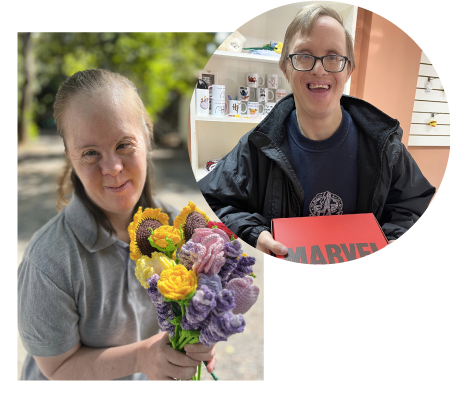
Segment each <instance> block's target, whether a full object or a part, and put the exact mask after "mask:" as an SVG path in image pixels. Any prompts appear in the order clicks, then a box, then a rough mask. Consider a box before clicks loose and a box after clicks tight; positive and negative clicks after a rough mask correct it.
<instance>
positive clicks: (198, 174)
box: [195, 166, 208, 181]
mask: <svg viewBox="0 0 450 398" xmlns="http://www.w3.org/2000/svg"><path fill="white" fill-rule="evenodd" d="M207 174H208V172H207V171H206V170H205V169H204V168H203V166H202V168H199V169H198V170H197V172H196V173H195V180H196V181H200V180H201V179H202V178H203V177H205V176H206V175H207Z"/></svg>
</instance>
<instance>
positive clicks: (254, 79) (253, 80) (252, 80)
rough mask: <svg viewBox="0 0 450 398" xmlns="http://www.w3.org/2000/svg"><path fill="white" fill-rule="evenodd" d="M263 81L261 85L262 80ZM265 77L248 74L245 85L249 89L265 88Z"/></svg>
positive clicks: (252, 73)
mask: <svg viewBox="0 0 450 398" xmlns="http://www.w3.org/2000/svg"><path fill="white" fill-rule="evenodd" d="M259 79H261V83H260V80H259ZM264 82H265V80H264V76H261V75H258V74H257V73H256V72H247V74H246V75H245V84H247V85H248V86H249V87H253V88H256V87H259V86H264Z"/></svg>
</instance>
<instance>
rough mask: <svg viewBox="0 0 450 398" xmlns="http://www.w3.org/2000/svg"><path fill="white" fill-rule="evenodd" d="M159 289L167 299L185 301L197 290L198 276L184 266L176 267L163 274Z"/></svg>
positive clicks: (159, 281)
mask: <svg viewBox="0 0 450 398" xmlns="http://www.w3.org/2000/svg"><path fill="white" fill-rule="evenodd" d="M158 289H159V291H160V293H161V294H162V295H163V296H164V297H165V298H167V299H170V300H184V299H185V298H186V297H187V296H189V295H190V294H191V293H194V292H195V290H196V289H197V275H195V272H194V271H188V270H187V269H186V268H185V267H184V266H183V265H175V266H174V267H173V268H169V269H166V270H164V271H163V272H161V276H160V278H159V280H158Z"/></svg>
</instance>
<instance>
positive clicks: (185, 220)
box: [173, 202, 209, 246]
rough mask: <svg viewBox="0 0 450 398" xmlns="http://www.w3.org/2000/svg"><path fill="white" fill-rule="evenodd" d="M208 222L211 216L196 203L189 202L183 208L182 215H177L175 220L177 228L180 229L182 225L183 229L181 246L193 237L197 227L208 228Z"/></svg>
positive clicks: (174, 224) (174, 223)
mask: <svg viewBox="0 0 450 398" xmlns="http://www.w3.org/2000/svg"><path fill="white" fill-rule="evenodd" d="M208 222H209V218H208V216H207V215H206V213H205V212H203V211H201V210H200V209H199V208H198V207H197V206H196V205H195V203H193V202H189V204H188V205H187V206H186V207H184V208H183V210H181V213H180V215H179V216H177V217H175V221H174V222H173V226H174V227H175V228H177V229H179V228H180V227H181V229H182V230H183V240H182V242H181V244H180V246H181V245H183V244H184V243H186V242H187V241H188V240H189V239H191V237H192V235H193V234H194V231H195V230H196V229H197V228H206V226H207V224H208Z"/></svg>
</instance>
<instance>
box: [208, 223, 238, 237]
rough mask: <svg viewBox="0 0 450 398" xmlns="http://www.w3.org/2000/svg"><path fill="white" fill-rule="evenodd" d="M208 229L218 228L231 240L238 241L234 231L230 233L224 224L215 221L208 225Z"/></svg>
mask: <svg viewBox="0 0 450 398" xmlns="http://www.w3.org/2000/svg"><path fill="white" fill-rule="evenodd" d="M207 227H208V228H212V227H217V228H218V229H220V230H222V231H223V232H225V233H226V234H227V235H228V237H229V238H230V239H231V237H233V239H237V238H238V237H237V235H235V234H233V232H232V231H230V230H229V229H228V228H227V227H226V225H225V224H224V223H222V222H215V221H210V222H209V223H208V225H207Z"/></svg>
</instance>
